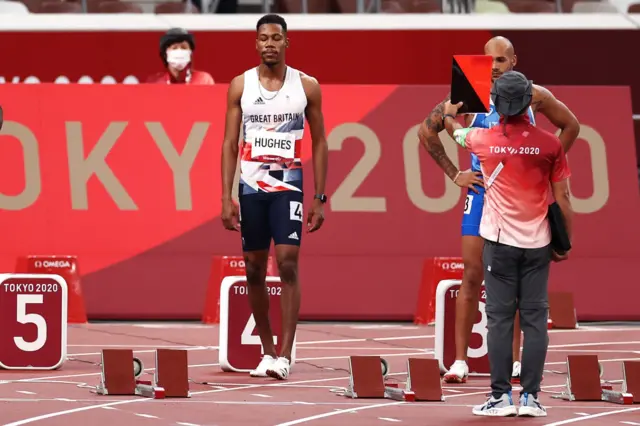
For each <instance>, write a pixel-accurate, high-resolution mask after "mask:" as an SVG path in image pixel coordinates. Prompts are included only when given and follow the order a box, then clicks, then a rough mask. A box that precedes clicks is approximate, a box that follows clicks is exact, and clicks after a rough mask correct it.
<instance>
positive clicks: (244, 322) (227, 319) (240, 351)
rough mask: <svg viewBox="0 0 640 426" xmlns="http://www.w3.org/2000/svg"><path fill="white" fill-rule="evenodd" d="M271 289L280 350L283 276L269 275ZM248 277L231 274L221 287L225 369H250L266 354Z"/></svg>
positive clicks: (221, 354) (221, 351)
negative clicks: (251, 300)
mask: <svg viewBox="0 0 640 426" xmlns="http://www.w3.org/2000/svg"><path fill="white" fill-rule="evenodd" d="M267 288H268V291H269V320H270V323H271V329H272V330H273V338H274V342H275V344H276V351H280V345H281V340H280V339H281V336H282V316H281V313H280V296H281V294H282V284H281V283H280V278H279V277H267ZM247 290H248V289H247V280H246V278H245V277H244V276H231V277H226V278H224V279H223V280H222V285H221V288H220V339H219V340H220V343H219V345H220V348H219V351H218V353H219V362H220V368H221V369H222V370H223V371H236V372H249V371H251V370H253V369H254V368H256V367H257V366H258V364H259V363H260V359H261V357H262V354H263V348H262V344H261V343H260V337H259V336H258V331H257V329H256V328H255V327H256V322H255V320H254V318H253V314H252V313H251V306H250V305H249V296H248V294H247ZM295 355H296V345H295V340H294V344H293V350H292V352H291V358H292V359H291V365H293V364H294V363H295Z"/></svg>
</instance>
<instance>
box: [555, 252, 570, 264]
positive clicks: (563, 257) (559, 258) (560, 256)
mask: <svg viewBox="0 0 640 426" xmlns="http://www.w3.org/2000/svg"><path fill="white" fill-rule="evenodd" d="M568 258H569V252H566V253H565V254H558V253H556V251H555V250H552V251H551V260H553V261H554V262H562V261H563V260H567V259H568Z"/></svg>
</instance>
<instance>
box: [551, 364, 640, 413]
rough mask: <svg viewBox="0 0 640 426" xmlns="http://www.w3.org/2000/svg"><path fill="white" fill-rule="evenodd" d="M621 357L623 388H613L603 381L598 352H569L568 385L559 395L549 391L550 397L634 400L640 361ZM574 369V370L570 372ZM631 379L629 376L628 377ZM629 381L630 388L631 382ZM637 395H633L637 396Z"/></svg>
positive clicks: (622, 401)
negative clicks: (576, 353) (632, 389)
mask: <svg viewBox="0 0 640 426" xmlns="http://www.w3.org/2000/svg"><path fill="white" fill-rule="evenodd" d="M627 363H629V361H624V362H623V366H622V370H623V371H622V375H623V379H622V389H621V390H620V391H614V390H613V387H612V386H611V385H607V384H605V383H602V381H601V376H602V373H603V369H602V365H601V364H600V362H599V361H598V356H597V355H569V356H568V357H567V388H566V390H565V391H564V392H562V393H561V394H560V395H552V398H556V399H564V400H566V401H606V402H612V403H614V404H625V405H626V404H633V402H634V395H633V394H632V393H630V392H629V391H630V390H631V388H636V387H638V386H640V382H638V378H639V377H640V369H638V366H637V365H632V364H640V363H630V364H629V365H631V366H630V367H628V366H627ZM572 372H573V373H572ZM629 379H630V380H629ZM629 385H631V388H630V386H629ZM637 397H638V396H637V395H636V399H637Z"/></svg>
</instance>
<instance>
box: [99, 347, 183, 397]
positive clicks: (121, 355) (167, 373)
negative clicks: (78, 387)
mask: <svg viewBox="0 0 640 426" xmlns="http://www.w3.org/2000/svg"><path fill="white" fill-rule="evenodd" d="M155 361H156V368H155V373H154V377H153V380H140V379H139V377H140V375H141V374H142V372H143V370H144V368H143V365H142V362H141V361H140V360H139V359H138V358H134V356H133V350H131V349H103V350H102V362H101V375H100V383H99V384H98V385H97V386H96V389H95V392H96V393H97V394H98V395H137V396H142V397H145V398H153V399H164V398H165V397H177V398H189V397H190V396H191V394H190V392H189V376H188V361H187V351H186V350H176V349H157V350H156V354H155Z"/></svg>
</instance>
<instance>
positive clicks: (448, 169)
mask: <svg viewBox="0 0 640 426" xmlns="http://www.w3.org/2000/svg"><path fill="white" fill-rule="evenodd" d="M449 98H450V97H449V95H447V97H446V99H445V100H443V101H442V102H440V103H439V104H438V105H436V106H435V108H433V110H432V111H431V114H429V116H428V117H427V119H426V120H425V121H423V122H422V124H421V125H420V129H418V138H419V139H420V143H421V144H422V145H423V146H424V147H425V149H426V150H427V152H428V153H429V155H430V156H431V158H433V159H434V160H435V162H436V163H437V164H438V166H440V168H441V169H442V170H443V171H444V173H445V174H446V175H447V176H448V177H449V179H451V180H454V179H455V178H456V175H457V174H458V168H457V167H456V166H455V165H454V164H453V162H451V160H450V159H449V157H448V156H447V153H446V152H445V150H444V146H443V145H442V141H440V137H439V136H438V134H439V133H440V132H441V131H442V130H444V128H445V127H444V123H443V120H442V117H443V115H444V104H445V102H447V101H448V100H449Z"/></svg>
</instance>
